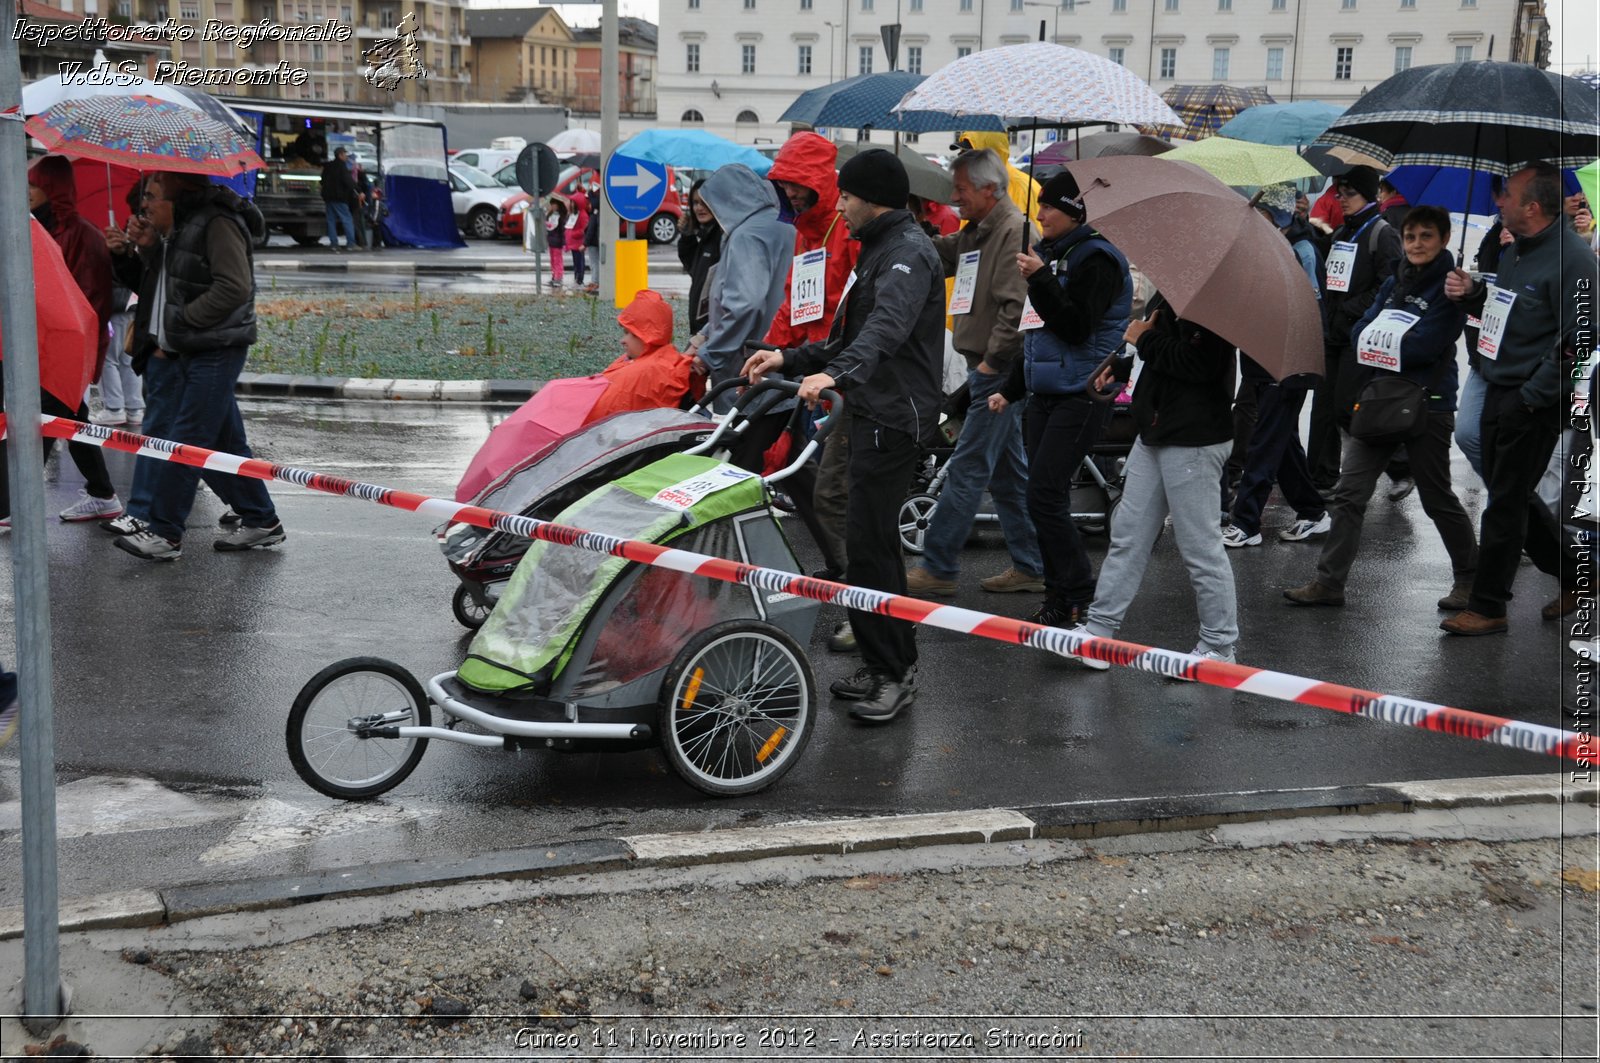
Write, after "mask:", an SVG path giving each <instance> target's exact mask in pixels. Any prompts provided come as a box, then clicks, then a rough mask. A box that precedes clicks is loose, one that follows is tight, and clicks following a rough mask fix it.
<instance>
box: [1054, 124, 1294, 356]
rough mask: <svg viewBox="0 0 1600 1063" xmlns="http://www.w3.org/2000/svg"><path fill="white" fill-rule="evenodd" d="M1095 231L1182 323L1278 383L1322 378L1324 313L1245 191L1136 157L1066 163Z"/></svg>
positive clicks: (1193, 169)
mask: <svg viewBox="0 0 1600 1063" xmlns="http://www.w3.org/2000/svg"><path fill="white" fill-rule="evenodd" d="M1067 169H1068V170H1069V171H1071V173H1072V176H1073V177H1075V178H1076V179H1077V181H1078V187H1079V189H1081V194H1082V196H1083V203H1084V206H1085V207H1086V208H1087V209H1088V212H1089V224H1090V225H1092V226H1094V227H1095V228H1096V229H1098V230H1099V231H1100V232H1101V233H1102V234H1103V235H1104V236H1105V237H1106V239H1108V240H1110V241H1111V242H1112V243H1113V244H1115V245H1117V249H1118V250H1120V251H1121V252H1122V253H1123V254H1124V255H1127V256H1128V260H1129V261H1130V262H1133V263H1134V264H1135V265H1137V266H1138V267H1139V269H1140V270H1142V271H1143V272H1144V274H1145V276H1147V277H1149V278H1150V280H1151V281H1152V282H1154V284H1155V286H1156V287H1157V288H1159V289H1160V290H1161V294H1162V295H1164V296H1166V298H1167V302H1169V303H1171V304H1172V308H1173V309H1174V310H1175V311H1176V312H1177V313H1178V315H1179V316H1180V317H1184V318H1187V319H1188V320H1190V321H1193V322H1194V323H1195V324H1197V325H1203V326H1204V327H1206V328H1208V329H1210V330H1211V331H1212V332H1215V333H1216V334H1217V335H1219V336H1221V337H1222V338H1223V339H1225V340H1227V341H1228V342H1229V343H1232V344H1233V345H1234V346H1236V347H1238V348H1239V349H1240V350H1241V351H1243V352H1244V353H1245V354H1248V355H1249V356H1250V357H1251V358H1254V359H1255V360H1256V361H1257V362H1259V363H1260V364H1261V367H1262V368H1264V369H1265V370H1267V372H1269V373H1271V374H1272V375H1273V376H1274V377H1275V378H1276V379H1278V380H1282V379H1283V378H1284V377H1286V376H1292V375H1294V374H1296V373H1321V372H1322V316H1321V314H1320V312H1319V311H1318V309H1317V297H1316V295H1315V294H1314V293H1313V292H1312V289H1311V280H1310V278H1309V277H1307V276H1306V273H1305V270H1304V269H1303V268H1301V265H1300V260H1299V259H1298V258H1296V257H1295V254H1294V250H1293V249H1292V248H1290V246H1289V241H1287V240H1285V239H1284V238H1283V234H1282V233H1280V232H1279V231H1278V230H1277V228H1276V227H1275V226H1274V225H1273V224H1272V223H1271V222H1270V221H1268V220H1267V219H1266V218H1264V217H1262V216H1261V215H1260V214H1258V213H1257V212H1256V210H1255V208H1253V207H1252V206H1251V205H1250V203H1249V202H1248V201H1247V200H1246V199H1245V198H1244V197H1243V196H1241V195H1239V193H1237V192H1235V191H1234V190H1233V189H1231V188H1229V187H1228V186H1227V185H1225V184H1223V183H1222V182H1221V181H1219V180H1217V179H1216V178H1215V177H1213V176H1211V175H1210V174H1208V173H1206V172H1205V171H1204V170H1202V169H1200V167H1198V166H1196V165H1194V164H1193V163H1189V162H1168V161H1167V160H1166V159H1164V158H1159V157H1157V158H1144V157H1142V156H1137V155H1129V156H1120V157H1115V158H1101V159H1095V160H1093V161H1092V162H1069V163H1067Z"/></svg>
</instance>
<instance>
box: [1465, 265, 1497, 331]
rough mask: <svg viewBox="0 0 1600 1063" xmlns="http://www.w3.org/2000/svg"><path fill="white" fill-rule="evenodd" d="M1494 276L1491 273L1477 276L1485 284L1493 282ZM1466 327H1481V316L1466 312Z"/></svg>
mask: <svg viewBox="0 0 1600 1063" xmlns="http://www.w3.org/2000/svg"><path fill="white" fill-rule="evenodd" d="M1494 277H1495V275H1494V274H1493V273H1485V274H1484V275H1483V276H1481V277H1479V278H1478V279H1479V280H1481V281H1483V283H1485V284H1493V283H1494ZM1467 327H1468V328H1475V329H1481V328H1483V318H1481V317H1477V316H1475V315H1473V314H1468V315H1467Z"/></svg>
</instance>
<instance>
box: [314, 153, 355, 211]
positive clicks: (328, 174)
mask: <svg viewBox="0 0 1600 1063" xmlns="http://www.w3.org/2000/svg"><path fill="white" fill-rule="evenodd" d="M322 201H323V202H324V203H349V204H352V205H353V204H354V203H355V202H356V179H355V178H354V177H351V176H350V167H349V166H348V165H346V164H345V162H344V161H343V160H340V159H329V160H328V161H327V162H325V163H323V164H322Z"/></svg>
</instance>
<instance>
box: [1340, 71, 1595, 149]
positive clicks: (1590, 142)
mask: <svg viewBox="0 0 1600 1063" xmlns="http://www.w3.org/2000/svg"><path fill="white" fill-rule="evenodd" d="M1321 139H1322V141H1324V142H1325V143H1328V144H1333V145H1336V146H1339V147H1345V148H1353V149H1355V150H1356V151H1361V152H1365V153H1367V154H1368V155H1371V156H1373V157H1374V158H1376V159H1378V160H1379V161H1380V162H1382V163H1383V164H1385V165H1386V166H1460V167H1465V168H1468V169H1474V170H1480V171H1484V172H1487V173H1494V174H1499V175H1500V176H1502V177H1509V176H1510V175H1511V174H1513V173H1516V172H1517V171H1518V170H1520V169H1522V167H1523V166H1525V165H1526V164H1528V163H1530V162H1537V161H1539V160H1541V159H1542V160H1544V161H1546V162H1550V163H1554V164H1555V165H1557V166H1560V167H1561V168H1563V169H1574V168H1576V167H1579V166H1584V165H1587V164H1588V163H1590V162H1593V161H1594V159H1595V156H1596V155H1600V109H1597V107H1596V93H1595V90H1594V89H1592V88H1590V87H1589V86H1587V85H1585V84H1584V83H1583V82H1581V81H1578V80H1576V79H1574V78H1568V77H1562V76H1561V75H1560V74H1555V73H1552V72H1551V71H1548V70H1540V69H1539V68H1537V67H1534V66H1530V65H1529V64H1527V63H1497V62H1494V61H1492V60H1487V59H1485V60H1478V61H1476V62H1471V63H1439V64H1436V65H1434V66H1417V67H1412V68H1411V69H1410V70H1403V71H1401V72H1400V73H1398V74H1395V75H1394V76H1393V77H1391V78H1388V79H1387V80H1385V81H1382V82H1380V83H1379V84H1377V85H1375V86H1374V87H1373V88H1372V89H1371V90H1370V91H1369V92H1368V93H1367V94H1366V95H1365V96H1363V97H1361V99H1359V100H1357V101H1356V102H1355V103H1353V104H1351V105H1350V109H1349V110H1348V111H1346V112H1345V113H1344V115H1343V116H1342V117H1340V118H1337V119H1335V120H1334V122H1333V124H1332V125H1330V126H1329V127H1328V129H1327V131H1326V132H1324V133H1323V134H1322V137H1321Z"/></svg>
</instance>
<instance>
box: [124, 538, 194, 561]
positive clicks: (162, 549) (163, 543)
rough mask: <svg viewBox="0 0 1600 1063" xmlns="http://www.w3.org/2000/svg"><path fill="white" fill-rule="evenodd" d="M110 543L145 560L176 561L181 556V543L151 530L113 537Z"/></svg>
mask: <svg viewBox="0 0 1600 1063" xmlns="http://www.w3.org/2000/svg"><path fill="white" fill-rule="evenodd" d="M111 545H112V546H115V547H116V548H117V549H119V550H122V551H124V552H125V553H129V554H132V555H133V556H134V557H142V558H144V559H145V560H146V561H176V560H178V558H180V557H182V556H183V544H181V543H175V542H173V541H172V540H171V539H164V538H162V537H161V536H159V535H157V534H156V533H155V532H153V531H139V532H134V533H133V534H132V535H124V536H121V537H120V538H117V539H113V540H112V541H111Z"/></svg>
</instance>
